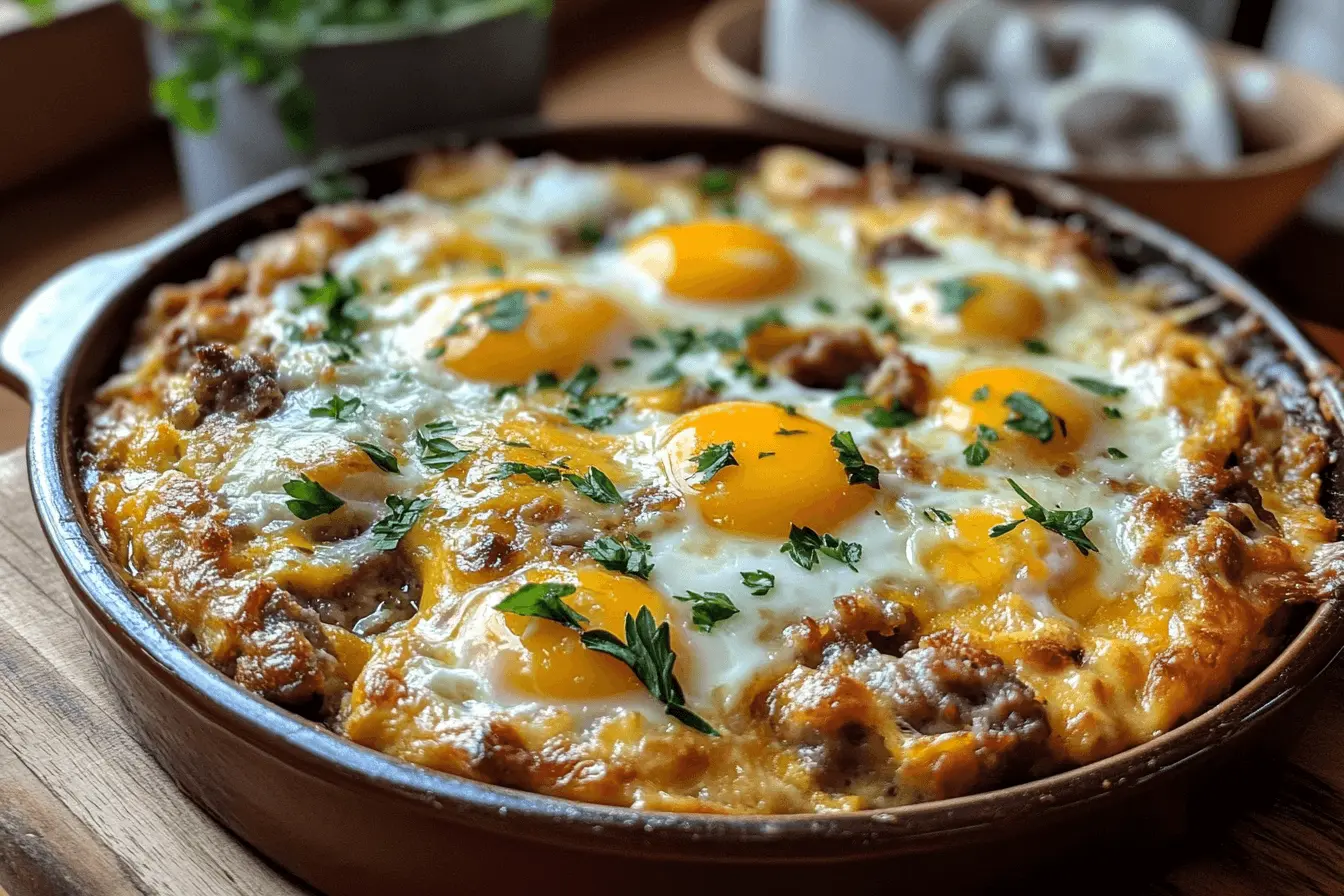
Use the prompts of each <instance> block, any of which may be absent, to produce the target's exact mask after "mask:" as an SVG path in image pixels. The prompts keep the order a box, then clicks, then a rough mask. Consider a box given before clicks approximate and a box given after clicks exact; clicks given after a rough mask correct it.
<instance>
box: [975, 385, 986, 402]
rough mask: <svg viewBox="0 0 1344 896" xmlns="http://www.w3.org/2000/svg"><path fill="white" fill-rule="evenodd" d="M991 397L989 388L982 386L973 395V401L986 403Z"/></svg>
mask: <svg viewBox="0 0 1344 896" xmlns="http://www.w3.org/2000/svg"><path fill="white" fill-rule="evenodd" d="M988 397H989V386H981V387H979V388H978V389H976V390H975V391H974V392H972V393H971V401H984V400H985V399H986V398H988Z"/></svg>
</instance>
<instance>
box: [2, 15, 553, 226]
mask: <svg viewBox="0 0 1344 896" xmlns="http://www.w3.org/2000/svg"><path fill="white" fill-rule="evenodd" d="M24 2H26V3H28V4H29V5H30V6H31V7H33V8H34V9H35V10H36V12H37V14H38V15H39V16H41V15H44V14H49V9H50V7H49V4H50V2H51V0H24ZM127 6H128V7H129V8H130V9H131V11H132V12H134V13H135V14H136V15H137V16H139V17H140V18H141V19H142V20H143V21H144V22H145V23H146V31H145V34H146V48H147V52H148V56H149V62H150V68H151V71H152V72H153V74H154V76H155V80H154V84H153V87H152V90H153V96H154V101H155V105H156V107H157V108H158V110H159V111H160V112H161V113H162V114H163V115H165V116H166V117H167V118H168V119H169V121H170V122H172V124H173V126H174V133H173V142H174V149H175V151H176V155H177V162H178V172H179V176H180V178H181V182H182V190H183V195H184V198H185V200H186V203H187V206H188V208H190V209H192V210H196V209H200V208H203V207H205V206H207V205H210V204H212V203H214V202H217V201H218V200H220V199H222V198H224V197H226V196H228V195H230V194H232V193H234V192H235V191H237V190H238V189H240V188H242V187H244V186H246V185H247V184H250V183H253V182H255V181H257V180H260V179H261V178H264V177H266V176H267V175H270V174H273V173H275V172H276V171H280V170H282V169H284V168H287V167H290V166H293V165H296V164H301V163H304V162H311V161H312V160H314V159H317V158H319V156H320V155H321V153H322V152H323V151H325V150H331V149H335V148H339V147H348V146H353V145H356V144H359V143H365V142H369V141H373V140H378V139H381V138H384V137H390V136H396V135H398V134H406V133H414V132H417V131H424V130H430V129H434V128H439V127H444V126H449V125H454V124H459V123H463V122H467V121H473V120H480V119H488V118H502V117H507V116H512V115H524V114H531V113H534V112H535V111H536V109H537V106H538V102H539V100H540V92H541V80H542V75H543V72H544V68H545V51H546V17H547V14H548V12H549V9H550V3H549V0H127Z"/></svg>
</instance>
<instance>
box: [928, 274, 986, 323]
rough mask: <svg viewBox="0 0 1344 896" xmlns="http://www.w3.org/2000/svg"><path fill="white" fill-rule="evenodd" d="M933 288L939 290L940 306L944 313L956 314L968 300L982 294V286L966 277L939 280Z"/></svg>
mask: <svg viewBox="0 0 1344 896" xmlns="http://www.w3.org/2000/svg"><path fill="white" fill-rule="evenodd" d="M933 288H934V289H935V290H937V291H938V300H939V307H940V308H942V310H943V313H944V314H956V313H957V312H959V311H961V309H962V308H963V307H964V306H965V305H966V303H967V302H969V301H970V300H971V299H973V298H975V297H976V296H978V295H980V287H978V286H976V285H974V284H973V283H971V281H969V280H967V279H966V278H964V277H955V278H953V279H951V280H939V281H938V282H937V283H935V284H934V285H933Z"/></svg>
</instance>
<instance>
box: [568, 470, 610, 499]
mask: <svg viewBox="0 0 1344 896" xmlns="http://www.w3.org/2000/svg"><path fill="white" fill-rule="evenodd" d="M564 477H565V481H566V482H568V483H569V484H570V485H572V486H574V488H575V489H577V490H578V492H579V494H581V495H583V496H584V497H585V498H591V499H592V500H594V501H596V502H597V503H599V504H624V503H625V499H624V498H622V497H621V493H620V491H618V490H617V488H616V485H615V483H613V482H612V481H611V479H610V478H608V477H607V474H606V473H603V472H602V471H601V470H599V469H598V468H597V467H589V468H588V473H587V474H586V475H584V476H579V475H578V474H576V473H565V474H564Z"/></svg>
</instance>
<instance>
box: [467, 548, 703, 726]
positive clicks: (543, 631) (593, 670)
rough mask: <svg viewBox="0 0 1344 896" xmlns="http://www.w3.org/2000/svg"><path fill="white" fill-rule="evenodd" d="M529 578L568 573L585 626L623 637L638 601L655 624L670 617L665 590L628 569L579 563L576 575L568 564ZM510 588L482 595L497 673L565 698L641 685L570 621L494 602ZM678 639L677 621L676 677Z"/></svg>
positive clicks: (572, 601) (680, 666)
mask: <svg viewBox="0 0 1344 896" xmlns="http://www.w3.org/2000/svg"><path fill="white" fill-rule="evenodd" d="M529 579H530V580H533V581H566V580H568V581H569V582H570V583H571V584H573V585H575V586H576V589H577V590H575V592H574V593H573V594H571V595H569V596H567V597H565V598H563V600H564V602H565V603H566V604H568V605H569V606H570V607H571V608H573V609H574V610H575V611H576V612H577V613H579V614H580V615H582V616H585V617H587V619H588V621H587V622H586V623H585V625H584V627H585V629H587V630H591V629H603V630H605V631H608V632H611V633H612V634H614V635H616V636H617V637H618V638H620V639H621V640H622V641H624V640H625V617H626V615H627V614H628V615H630V616H635V615H637V614H638V613H639V610H640V607H648V608H649V612H650V613H652V614H653V617H654V619H655V620H657V621H658V623H659V624H661V623H662V622H664V621H666V620H667V619H668V618H669V613H668V608H667V603H666V601H664V599H663V597H662V595H660V594H659V593H658V592H657V591H655V590H653V588H651V587H650V586H649V585H648V584H646V583H645V582H642V581H640V580H639V579H636V578H633V577H631V576H627V575H620V574H618V573H614V572H608V571H607V570H605V569H581V570H579V571H578V573H577V576H575V574H574V573H573V572H565V571H561V570H554V571H551V570H547V571H545V572H542V573H540V574H534V575H531V576H529ZM575 579H577V581H575ZM512 590H513V589H512V588H510V589H507V590H505V589H501V590H500V591H499V592H498V593H494V594H491V595H490V596H489V597H488V598H487V600H486V603H487V604H488V607H489V609H488V610H486V612H490V613H494V614H496V617H497V618H492V619H491V624H490V626H489V637H490V640H491V641H493V642H494V644H493V649H492V651H491V657H490V664H491V665H492V666H493V669H492V671H493V673H494V675H495V676H496V677H497V678H498V679H500V680H502V681H504V682H505V683H506V684H507V685H508V686H509V687H511V688H513V689H515V690H517V691H519V692H521V693H524V694H530V695H534V696H537V697H550V698H555V699H567V700H581V699H593V698H602V697H614V696H617V695H618V694H625V693H628V692H631V691H642V690H643V689H644V686H643V685H642V684H641V683H640V681H639V679H638V678H636V677H635V674H634V673H633V672H631V671H630V667H629V666H627V665H625V664H624V663H622V662H621V661H620V660H618V659H616V658H615V657H612V656H608V655H607V654H605V653H598V652H597V651H594V650H589V649H588V648H587V647H584V646H583V642H582V641H580V640H579V633H578V632H577V631H575V630H574V629H572V628H568V627H567V626H564V625H561V624H560V623H558V622H552V621H551V620H549V619H539V618H536V617H532V616H518V615H516V614H513V613H504V612H501V611H497V610H495V609H493V608H494V606H495V604H497V603H499V601H500V600H503V598H504V597H506V596H507V595H508V594H510V593H512ZM483 609H484V608H483ZM679 642H680V637H679V631H678V630H677V629H676V628H675V627H674V629H673V632H672V649H673V651H675V652H676V653H677V663H676V666H677V669H676V671H677V675H678V677H681V676H684V675H685V674H686V670H687V668H688V667H687V662H686V660H685V652H684V651H683V650H682V649H681V645H680V643H679Z"/></svg>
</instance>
